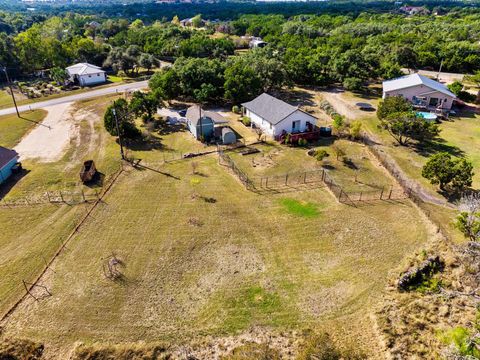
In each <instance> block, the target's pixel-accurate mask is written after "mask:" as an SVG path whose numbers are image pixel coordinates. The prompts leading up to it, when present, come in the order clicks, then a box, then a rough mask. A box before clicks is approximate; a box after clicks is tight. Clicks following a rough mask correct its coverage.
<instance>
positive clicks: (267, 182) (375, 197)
mask: <svg viewBox="0 0 480 360" xmlns="http://www.w3.org/2000/svg"><path fill="white" fill-rule="evenodd" d="M218 154H219V163H220V165H223V166H226V167H228V168H229V169H230V170H231V171H232V172H233V173H234V174H235V176H236V177H237V178H238V179H239V180H240V181H241V182H242V184H243V185H244V186H245V187H246V188H247V189H248V190H252V191H256V192H259V193H268V192H282V191H289V190H295V189H304V188H312V187H313V188H316V187H317V188H318V187H323V186H327V187H328V189H329V190H330V191H331V192H332V193H333V194H334V195H335V197H336V198H337V199H338V201H339V202H341V203H345V204H349V205H352V206H355V204H356V203H360V202H364V203H365V202H368V201H379V200H384V201H386V200H402V199H406V198H408V197H409V196H408V193H406V192H405V191H404V190H403V189H402V188H399V187H394V186H393V185H392V186H389V187H383V188H377V189H373V190H366V191H351V190H346V189H345V188H344V187H342V186H340V185H339V184H338V183H337V182H336V181H335V180H334V177H333V176H332V175H331V174H330V173H329V171H328V170H326V169H323V168H321V169H315V170H310V171H301V172H291V173H284V174H281V175H272V176H261V177H249V176H248V175H247V174H246V173H245V172H244V171H243V170H241V169H240V168H239V167H238V166H237V165H236V164H235V162H234V161H233V160H232V158H231V157H230V156H228V154H226V153H225V152H224V151H219V152H218ZM352 181H354V180H353V179H352Z"/></svg>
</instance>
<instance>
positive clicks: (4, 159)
mask: <svg viewBox="0 0 480 360" xmlns="http://www.w3.org/2000/svg"><path fill="white" fill-rule="evenodd" d="M17 156H18V153H17V152H16V151H15V150H10V149H7V148H4V147H3V146H0V169H3V167H4V166H5V165H7V164H8V163H9V162H10V161H12V159H15V158H16V157H17Z"/></svg>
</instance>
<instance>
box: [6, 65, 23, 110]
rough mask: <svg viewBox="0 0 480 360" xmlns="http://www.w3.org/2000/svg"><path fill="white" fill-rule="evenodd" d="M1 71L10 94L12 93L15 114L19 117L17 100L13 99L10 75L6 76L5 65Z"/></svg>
mask: <svg viewBox="0 0 480 360" xmlns="http://www.w3.org/2000/svg"><path fill="white" fill-rule="evenodd" d="M3 72H4V73H5V78H6V79H7V84H8V87H9V89H10V94H11V95H12V100H13V104H14V105H15V110H16V111H17V116H18V117H20V113H19V112H18V106H17V101H16V100H15V94H14V93H13V88H12V84H11V82H10V77H9V76H8V72H7V68H6V67H5V66H4V67H3Z"/></svg>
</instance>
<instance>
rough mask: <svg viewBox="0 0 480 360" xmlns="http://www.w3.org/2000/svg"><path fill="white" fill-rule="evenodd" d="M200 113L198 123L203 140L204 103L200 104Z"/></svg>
mask: <svg viewBox="0 0 480 360" xmlns="http://www.w3.org/2000/svg"><path fill="white" fill-rule="evenodd" d="M198 114H199V119H198V124H199V125H200V141H203V140H202V138H203V126H202V105H198Z"/></svg>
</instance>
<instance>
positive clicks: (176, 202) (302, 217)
mask: <svg viewBox="0 0 480 360" xmlns="http://www.w3.org/2000/svg"><path fill="white" fill-rule="evenodd" d="M113 99H114V97H108V98H103V99H96V100H89V101H84V102H81V103H79V104H77V109H76V116H75V119H76V126H77V128H78V133H77V136H75V137H74V138H72V140H71V143H70V146H69V147H68V150H67V151H66V153H65V154H64V155H63V157H62V159H61V160H59V161H57V162H54V163H40V162H38V161H26V162H25V163H24V167H25V168H27V169H28V170H29V171H30V172H28V173H27V174H26V175H25V176H24V177H23V178H22V179H20V180H19V181H18V182H17V183H16V184H14V185H15V186H13V187H12V189H11V190H10V192H9V193H8V194H7V198H8V199H10V198H15V197H19V196H23V195H25V194H29V193H31V192H34V191H45V190H57V189H82V188H83V189H84V190H88V188H86V187H83V186H82V185H81V184H80V182H79V180H78V170H79V167H80V165H81V163H82V161H83V160H85V159H87V158H93V159H94V160H95V162H96V163H97V168H98V169H99V171H101V172H102V174H103V179H104V180H105V181H104V183H103V185H105V183H106V182H107V180H108V179H109V178H111V177H112V174H114V173H115V171H116V170H117V169H118V167H119V161H118V157H119V153H118V144H116V142H115V139H114V138H112V137H111V136H109V135H108V134H107V133H106V132H105V130H104V129H103V126H102V121H101V120H102V116H103V113H104V111H105V108H106V106H108V104H109V103H110V102H111V101H112V100H113ZM234 120H235V119H234ZM139 125H140V126H141V124H140V123H139ZM237 125H238V126H239V128H240V129H241V131H243V132H244V133H245V136H248V135H249V134H248V132H251V130H249V129H247V128H245V129H244V128H242V126H243V125H241V124H237ZM142 130H143V131H144V133H145V134H146V135H148V136H147V141H145V142H142V143H131V144H130V145H129V148H128V155H129V156H131V157H134V158H136V159H142V160H141V164H146V165H149V166H150V167H151V168H152V169H145V168H137V169H134V168H132V167H130V166H128V165H126V166H125V169H126V170H125V171H124V172H123V173H122V174H121V175H120V177H119V178H118V180H117V181H116V183H115V184H114V185H113V187H112V188H111V190H110V191H109V192H108V194H107V195H106V196H105V198H103V200H102V201H101V202H100V203H99V204H98V205H97V207H96V208H95V210H94V211H93V212H92V214H91V216H90V217H89V218H88V219H87V220H86V222H85V223H84V224H83V225H82V227H81V228H80V230H79V232H78V233H76V234H75V235H74V236H73V237H72V238H71V240H70V242H69V243H68V245H67V247H66V248H65V250H64V251H62V252H61V253H60V255H59V257H58V258H56V260H55V261H54V262H53V264H52V266H51V268H50V269H49V270H47V272H46V273H45V275H44V276H43V277H42V278H41V279H40V282H39V284H41V285H44V286H46V287H47V288H48V290H49V291H50V292H51V294H52V295H51V296H45V297H43V298H42V299H41V300H39V301H35V300H34V299H33V298H30V297H27V298H26V300H24V301H23V302H22V303H21V304H20V306H19V307H18V308H17V309H16V311H15V312H14V313H13V314H12V315H11V316H9V317H8V318H7V320H6V321H5V322H4V323H2V324H0V326H2V327H3V333H2V334H3V337H8V338H11V337H13V338H27V339H31V340H34V341H37V342H40V343H44V344H45V346H46V350H45V352H46V354H45V355H46V358H54V359H64V358H67V357H68V354H69V353H70V351H71V349H72V348H73V347H74V344H77V345H78V342H82V343H83V344H85V348H84V349H86V350H85V351H86V352H88V351H89V350H88V349H89V348H88V347H89V346H92V348H97V347H105V346H113V347H115V348H116V349H120V348H121V349H123V350H121V351H125V352H128V350H126V349H127V348H128V349H132V348H135V349H137V348H139V349H143V350H145V349H147V348H148V349H150V350H151V349H152V348H155V346H156V345H154V344H157V342H160V343H163V344H173V345H174V346H175V345H186V346H190V345H189V344H192V343H195V344H199V345H198V346H199V347H202V346H203V347H208V348H209V349H210V350H209V351H220V350H221V351H223V352H226V351H227V350H226V349H230V348H231V347H232V346H234V345H235V344H238V345H241V343H240V342H239V339H240V338H242V339H245V338H247V339H261V341H264V342H270V341H272V343H273V345H275V346H278V347H279V348H282V347H283V348H284V349H287V348H288V349H290V348H295V346H296V345H295V344H296V340H295V339H296V337H303V336H305V334H308V331H314V332H321V331H324V330H328V331H329V332H330V333H332V335H333V337H334V339H335V340H336V341H337V342H338V343H340V344H345V343H349V344H354V346H355V347H357V348H360V350H361V351H362V352H364V353H367V354H368V355H369V356H371V357H373V358H375V357H378V358H381V355H380V351H381V350H380V349H379V344H378V339H377V338H376V336H377V334H376V330H375V324H374V320H373V318H372V317H371V316H370V315H371V314H372V313H373V310H372V309H373V308H374V306H375V305H376V304H378V302H379V300H380V297H381V295H382V294H383V293H384V289H385V285H386V284H387V279H388V278H390V277H391V276H392V275H393V276H395V275H397V273H396V271H397V270H396V269H399V266H400V264H402V262H403V261H404V259H405V256H406V255H408V254H410V253H412V252H413V251H414V250H419V249H423V247H424V246H425V244H427V243H428V241H429V239H430V236H431V235H432V234H431V231H432V229H430V228H429V226H428V225H426V223H425V222H424V219H423V217H422V216H421V215H420V213H419V212H418V210H417V209H416V208H415V207H414V206H412V205H411V204H410V203H409V201H397V202H383V201H376V202H372V203H370V204H362V205H360V206H359V207H351V206H348V205H344V204H340V203H338V202H337V200H336V199H335V197H334V196H333V195H332V194H331V193H330V192H329V191H328V190H327V189H326V188H323V187H317V188H311V189H302V190H297V191H294V190H295V189H292V191H285V192H279V193H276V194H274V193H271V194H266V195H265V194H264V195H261V194H258V193H255V192H251V191H248V190H246V189H245V188H244V187H243V185H242V184H241V183H240V182H239V180H238V179H237V178H236V177H235V176H234V175H233V174H232V173H231V172H230V171H229V170H228V169H227V168H225V167H223V166H221V165H220V164H219V162H218V158H217V155H214V154H212V155H207V156H202V157H198V158H194V159H185V160H177V161H173V162H168V163H165V159H168V158H169V157H172V158H174V157H175V156H177V154H180V153H187V152H201V151H207V150H211V149H212V147H205V146H204V145H202V144H200V143H199V142H197V141H195V140H194V139H193V137H192V136H191V135H190V134H189V133H188V132H186V131H183V130H181V129H176V128H163V129H161V130H160V131H147V129H146V128H143V129H142ZM251 133H252V134H254V133H253V132H251ZM242 135H243V134H242ZM335 144H336V145H337V146H339V147H342V148H343V149H344V150H345V152H346V156H347V157H348V158H350V159H351V160H352V161H353V163H354V164H355V165H356V166H358V167H359V168H360V169H354V168H352V167H349V166H347V165H345V163H344V162H343V161H342V160H341V159H339V160H336V159H335V154H334V152H333V149H332V147H331V146H330V145H331V142H330V141H325V143H319V144H317V147H318V148H319V149H322V148H323V149H326V150H327V151H328V152H329V153H330V156H329V157H328V158H327V160H324V161H323V162H320V161H317V160H316V159H314V158H313V157H310V156H308V155H307V154H306V152H307V149H304V148H290V147H286V146H280V145H277V144H262V145H258V147H259V149H260V150H261V152H260V153H257V154H253V155H248V156H241V155H240V154H238V153H235V152H230V153H229V154H230V155H231V157H232V159H234V160H235V161H236V163H237V164H238V166H239V167H240V168H242V169H243V170H244V171H245V172H247V173H248V174H249V176H252V177H258V176H260V177H261V176H273V175H278V174H284V173H286V172H301V171H310V170H314V169H319V168H321V166H322V165H325V164H328V165H329V166H330V170H329V171H330V173H331V174H332V177H334V178H335V180H336V181H337V182H339V183H341V184H342V186H345V187H351V189H352V191H358V190H359V189H360V191H361V190H362V189H365V187H371V186H372V184H374V185H375V186H377V185H378V186H380V185H381V186H387V185H388V184H391V181H392V180H391V178H390V177H389V176H388V174H386V173H385V171H384V170H383V169H382V168H380V167H378V164H377V163H376V162H375V161H374V160H373V159H372V158H371V157H370V155H369V154H368V152H367V151H366V149H365V148H364V146H363V145H361V144H358V143H352V142H349V141H346V140H337V141H336V142H335ZM355 175H357V182H355V181H352V178H354V177H355ZM101 185H102V184H99V185H98V188H99V187H100V186H101ZM98 188H97V189H98ZM89 206H91V204H89V205H76V206H66V205H63V206H54V205H41V206H35V207H19V208H0V229H1V230H2V233H0V294H2V295H1V296H0V311H1V312H2V313H5V312H6V311H7V310H8V309H9V308H10V306H11V305H12V304H13V303H14V302H15V301H16V300H17V299H18V298H19V297H21V296H22V295H23V294H24V289H23V284H22V280H26V281H31V280H33V279H34V278H35V277H36V276H38V274H40V272H41V271H42V269H43V267H44V265H45V260H48V259H50V257H51V256H52V255H53V254H54V253H55V251H56V250H57V249H58V247H59V246H60V244H61V241H62V240H65V239H66V238H67V236H68V234H69V233H70V232H71V230H72V229H73V227H74V226H75V224H77V222H78V221H79V219H80V218H81V217H82V216H83V215H84V214H85V212H86V210H87V208H88V207H89ZM439 216H441V217H442V218H443V217H445V218H447V217H448V216H449V214H447V213H442V214H441V215H439ZM19 234H21V235H20V236H19ZM109 264H110V267H111V266H112V264H115V266H114V267H115V269H116V270H115V271H114V273H115V279H110V278H108V277H107V275H108V276H110V275H112V274H113V273H112V271H110V270H108V269H109ZM38 291H39V292H40V293H41V292H42V290H40V289H38ZM4 293H5V294H6V295H5V296H4V295H3V294H4ZM43 295H45V293H44V292H43ZM292 332H294V333H295V334H294V335H292ZM270 336H272V337H270ZM272 339H280V340H272ZM112 344H120V345H119V347H116V346H115V345H112ZM132 344H134V345H132ZM145 344H147V345H145ZM212 344H214V345H212ZM219 344H220V345H219ZM215 349H216V350H215ZM143 350H142V351H143ZM150 350H149V351H150ZM119 351H120V350H119ZM139 351H140V350H139ZM152 351H153V350H152ZM241 351H243V350H241ZM288 351H290V350H288ZM80 352H81V350H80ZM199 354H200V355H202V353H199ZM292 357H294V354H293V355H292V354H290V358H292ZM200 358H202V356H200ZM203 358H209V357H208V356H207V355H205V353H203ZM234 358H236V357H235V356H233V357H232V359H234ZM247 358H248V356H247Z"/></svg>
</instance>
